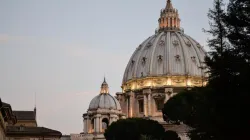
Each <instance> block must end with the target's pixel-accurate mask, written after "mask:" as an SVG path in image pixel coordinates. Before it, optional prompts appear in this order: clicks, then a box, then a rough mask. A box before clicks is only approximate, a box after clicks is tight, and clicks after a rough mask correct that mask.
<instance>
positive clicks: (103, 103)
mask: <svg viewBox="0 0 250 140" xmlns="http://www.w3.org/2000/svg"><path fill="white" fill-rule="evenodd" d="M97 109H114V110H121V105H120V103H119V101H118V100H117V99H116V98H115V97H113V96H112V95H110V94H109V92H108V84H107V82H106V80H105V79H104V82H103V83H102V86H101V94H99V95H97V96H96V97H94V98H93V99H92V100H91V102H90V104H89V110H97Z"/></svg>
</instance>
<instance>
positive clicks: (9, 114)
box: [0, 99, 17, 124]
mask: <svg viewBox="0 0 250 140" xmlns="http://www.w3.org/2000/svg"><path fill="white" fill-rule="evenodd" d="M0 108H1V109H0V113H2V115H4V121H11V122H12V123H13V124H15V123H16V121H17V119H16V116H15V115H14V114H13V111H12V108H11V105H10V104H7V103H5V102H2V101H1V99H0Z"/></svg>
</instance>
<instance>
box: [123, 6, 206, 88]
mask: <svg viewBox="0 0 250 140" xmlns="http://www.w3.org/2000/svg"><path fill="white" fill-rule="evenodd" d="M168 2H169V3H168V4H167V6H166V8H165V9H163V10H162V11H161V16H160V18H159V29H158V30H157V31H156V33H155V34H154V35H152V36H150V37H148V38H147V39H146V40H145V41H144V42H143V43H141V44H140V45H139V46H138V47H137V48H136V50H135V52H134V53H133V55H132V57H131V58H130V60H129V62H128V65H127V67H126V69H125V72H124V76H123V82H122V83H123V84H122V88H123V90H131V89H132V90H135V89H140V88H143V87H147V86H150V87H155V86H157V85H158V86H180V87H183V86H199V85H201V84H203V81H202V77H204V76H205V75H204V70H203V67H204V66H203V62H204V57H205V53H206V52H205V50H204V49H203V47H202V46H201V45H200V44H199V43H198V42H197V41H195V40H194V39H193V38H192V37H190V36H188V35H186V34H184V31H183V30H181V28H180V19H179V14H178V11H177V10H176V9H174V8H173V7H172V4H171V3H170V1H168ZM143 79H144V80H143Z"/></svg>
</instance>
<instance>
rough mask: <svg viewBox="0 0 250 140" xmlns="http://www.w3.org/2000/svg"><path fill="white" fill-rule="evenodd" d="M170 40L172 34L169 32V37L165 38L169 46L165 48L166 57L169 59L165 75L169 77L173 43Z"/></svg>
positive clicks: (166, 63)
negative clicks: (171, 45)
mask: <svg viewBox="0 0 250 140" xmlns="http://www.w3.org/2000/svg"><path fill="white" fill-rule="evenodd" d="M170 40H171V38H170V32H167V36H166V38H165V41H166V44H165V45H167V46H165V53H164V55H165V57H166V58H167V60H166V62H165V66H166V69H165V70H164V71H163V73H164V74H166V75H168V74H170V55H169V54H170V44H171V43H172V42H171V41H170Z"/></svg>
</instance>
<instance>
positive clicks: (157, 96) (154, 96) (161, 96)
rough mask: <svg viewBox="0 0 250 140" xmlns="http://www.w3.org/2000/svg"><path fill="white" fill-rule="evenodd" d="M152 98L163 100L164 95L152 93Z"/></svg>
mask: <svg viewBox="0 0 250 140" xmlns="http://www.w3.org/2000/svg"><path fill="white" fill-rule="evenodd" d="M152 97H153V98H155V99H159V98H165V94H164V93H153V94H152Z"/></svg>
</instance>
